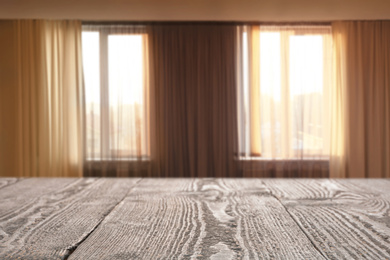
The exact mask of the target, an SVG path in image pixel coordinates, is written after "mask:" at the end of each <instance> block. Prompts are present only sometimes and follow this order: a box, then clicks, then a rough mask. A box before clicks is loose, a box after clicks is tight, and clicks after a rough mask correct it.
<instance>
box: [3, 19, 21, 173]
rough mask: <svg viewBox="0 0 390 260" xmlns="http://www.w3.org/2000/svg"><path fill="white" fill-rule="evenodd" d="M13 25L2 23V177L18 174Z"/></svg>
mask: <svg viewBox="0 0 390 260" xmlns="http://www.w3.org/2000/svg"><path fill="white" fill-rule="evenodd" d="M12 24H13V23H12V22H9V21H0V35H1V41H0V61H1V62H0V176H12V175H15V172H17V169H16V167H17V163H16V158H17V156H15V153H16V146H17V142H16V140H17V138H16V137H17V133H16V132H15V129H17V126H16V122H17V116H18V115H17V113H16V112H15V111H17V107H16V106H17V105H16V97H17V87H16V86H17V75H16V71H17V70H16V66H17V65H16V57H15V55H14V54H15V53H16V51H14V48H16V44H15V30H13V29H12V28H13V25H12Z"/></svg>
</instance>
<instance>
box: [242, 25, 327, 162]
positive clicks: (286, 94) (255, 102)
mask: <svg viewBox="0 0 390 260" xmlns="http://www.w3.org/2000/svg"><path fill="white" fill-rule="evenodd" d="M330 30H331V29H330V27H326V26H306V27H300V26H296V27H293V26H288V27H278V26H261V27H260V28H259V27H257V28H248V29H247V30H245V31H244V32H243V39H242V46H243V48H242V53H243V70H242V72H243V81H242V86H243V89H242V90H241V95H239V99H240V100H239V102H238V103H239V119H240V120H241V121H240V124H239V133H240V153H241V155H242V156H244V157H262V158H273V159H292V158H319V157H321V158H327V156H328V155H329V152H328V149H329V138H328V135H329V129H328V128H329V127H328V121H329V119H328V96H329V94H328V91H329V87H330V85H329V84H331V67H330V66H331V62H330V60H331V44H330V39H331V37H330V33H331V31H330Z"/></svg>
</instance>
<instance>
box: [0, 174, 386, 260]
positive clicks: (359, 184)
mask: <svg viewBox="0 0 390 260" xmlns="http://www.w3.org/2000/svg"><path fill="white" fill-rule="evenodd" d="M389 205H390V180H388V179H360V180H358V179H349V180H345V179H344V180H341V179H340V180H332V179H317V180H316V179H131V178H129V179H99V178H80V179H67V178H63V179H55V178H52V179H37V178H32V179H12V178H2V179H1V178H0V259H83V260H85V259H224V260H225V259H390V206H389Z"/></svg>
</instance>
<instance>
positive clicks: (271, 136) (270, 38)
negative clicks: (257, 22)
mask: <svg viewBox="0 0 390 260" xmlns="http://www.w3.org/2000/svg"><path fill="white" fill-rule="evenodd" d="M280 40H281V39H280V33H279V32H262V33H260V72H259V73H260V115H261V141H262V142H261V143H262V156H263V157H269V158H271V157H274V156H278V157H280V156H281V134H282V133H281V129H280V127H281V115H280V112H281V109H280V108H281V53H280V48H281V46H280Z"/></svg>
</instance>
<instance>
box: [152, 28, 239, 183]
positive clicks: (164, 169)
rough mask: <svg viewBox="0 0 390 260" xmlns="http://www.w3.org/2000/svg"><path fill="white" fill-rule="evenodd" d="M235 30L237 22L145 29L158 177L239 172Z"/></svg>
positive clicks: (200, 175) (213, 175)
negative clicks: (146, 30) (149, 65)
mask: <svg viewBox="0 0 390 260" xmlns="http://www.w3.org/2000/svg"><path fill="white" fill-rule="evenodd" d="M236 33H237V29H236V27H235V26H211V25H165V26H153V27H150V28H149V46H150V51H151V52H150V64H151V73H152V74H151V79H152V83H151V104H152V107H151V110H154V111H155V113H154V114H153V115H152V121H153V122H152V127H151V131H152V132H151V133H152V135H151V136H152V147H153V148H152V151H153V152H152V156H153V157H152V158H153V160H152V163H153V169H154V171H153V172H154V173H156V174H157V175H158V176H161V177H163V176H166V177H233V176H237V169H236V165H235V161H234V159H235V152H236V150H237V142H236V139H237V138H236V136H237V125H236V124H237V123H236V120H237V117H236V106H237V105H236V74H235V68H236V67H235V66H236V65H235V64H236V52H235V49H236Z"/></svg>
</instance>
